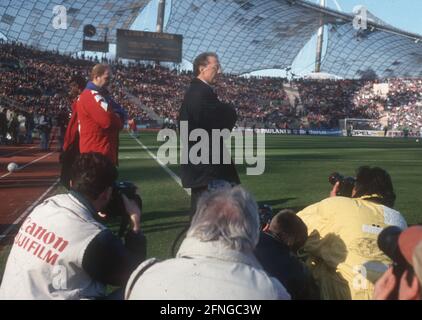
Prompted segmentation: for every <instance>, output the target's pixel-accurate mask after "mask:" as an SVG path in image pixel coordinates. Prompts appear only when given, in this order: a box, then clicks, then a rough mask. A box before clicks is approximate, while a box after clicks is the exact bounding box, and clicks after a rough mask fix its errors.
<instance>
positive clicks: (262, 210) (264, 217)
mask: <svg viewBox="0 0 422 320" xmlns="http://www.w3.org/2000/svg"><path fill="white" fill-rule="evenodd" d="M258 213H259V223H260V230H264V229H265V228H266V227H268V226H269V225H270V223H271V220H272V219H273V217H274V213H273V209H272V207H271V206H270V205H268V204H261V205H259V209H258Z"/></svg>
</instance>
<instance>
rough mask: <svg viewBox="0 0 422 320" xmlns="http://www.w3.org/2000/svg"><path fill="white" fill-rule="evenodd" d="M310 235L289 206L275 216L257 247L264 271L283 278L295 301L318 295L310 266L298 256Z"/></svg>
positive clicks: (256, 252) (263, 232)
mask: <svg viewBox="0 0 422 320" xmlns="http://www.w3.org/2000/svg"><path fill="white" fill-rule="evenodd" d="M307 238H308V229H307V227H306V225H305V224H304V223H303V221H302V220H301V219H300V218H299V217H298V216H297V215H296V213H295V212H294V211H292V210H288V209H286V210H282V211H280V212H279V213H278V214H277V215H275V216H274V217H273V218H272V220H271V222H270V224H269V226H268V228H267V229H266V230H264V231H262V232H261V234H260V236H259V242H258V245H257V246H256V248H255V256H256V258H257V259H258V261H259V262H260V263H261V265H262V267H263V268H264V270H265V271H266V272H267V273H268V275H270V276H271V277H274V278H276V279H277V280H278V281H280V283H281V284H282V285H283V286H284V287H285V288H286V290H287V291H288V292H289V293H290V295H291V297H292V299H293V300H308V299H317V298H318V294H315V293H314V292H315V291H317V290H316V289H315V288H314V284H313V281H312V277H311V275H310V273H309V271H308V269H307V268H306V266H305V265H304V264H303V263H302V262H301V261H300V260H299V259H298V258H297V256H296V253H297V251H298V250H299V249H300V248H302V247H303V246H304V244H305V242H306V239H307Z"/></svg>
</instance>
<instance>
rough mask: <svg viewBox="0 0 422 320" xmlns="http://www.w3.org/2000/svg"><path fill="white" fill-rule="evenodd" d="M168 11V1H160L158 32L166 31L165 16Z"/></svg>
mask: <svg viewBox="0 0 422 320" xmlns="http://www.w3.org/2000/svg"><path fill="white" fill-rule="evenodd" d="M165 11H166V0H159V2H158V13H157V32H160V33H162V32H163V30H164V14H165Z"/></svg>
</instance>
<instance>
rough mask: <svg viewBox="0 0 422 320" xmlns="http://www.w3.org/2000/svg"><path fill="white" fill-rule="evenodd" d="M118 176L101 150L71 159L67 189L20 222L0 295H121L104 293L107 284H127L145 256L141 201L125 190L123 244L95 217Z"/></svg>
mask: <svg viewBox="0 0 422 320" xmlns="http://www.w3.org/2000/svg"><path fill="white" fill-rule="evenodd" d="M116 178H117V170H116V168H115V167H114V165H113V163H112V162H111V161H110V160H109V159H107V158H106V157H105V156H103V155H101V154H98V153H87V154H82V155H81V156H80V157H79V158H78V159H77V160H76V161H75V163H74V165H73V167H72V173H71V191H70V193H68V194H61V195H56V196H54V197H51V198H49V199H47V200H45V201H44V202H43V203H41V204H40V205H38V206H37V207H36V208H35V209H34V210H33V211H32V212H31V213H30V214H29V216H28V218H27V219H26V220H25V221H24V222H23V224H22V226H21V228H20V230H19V232H18V234H17V236H16V238H15V241H14V245H13V247H12V250H11V252H10V255H9V257H8V261H7V265H6V270H5V273H4V276H3V282H2V284H1V288H0V298H2V299H31V300H32V299H104V298H123V291H122V290H120V291H117V292H116V293H115V294H113V295H112V297H106V285H107V284H108V285H112V286H117V287H123V286H124V285H125V284H126V282H127V280H128V278H129V276H130V273H131V272H132V271H133V270H134V269H135V267H136V266H137V265H139V263H140V262H142V261H143V260H144V259H145V256H146V240H145V237H144V236H143V234H142V232H141V231H140V214H141V212H140V208H139V206H138V205H137V204H136V202H135V201H133V200H129V199H127V198H126V197H125V196H123V195H122V198H123V202H124V207H125V209H126V213H127V214H128V215H129V218H130V219H129V220H130V222H131V228H130V230H129V231H128V232H127V234H126V237H125V245H124V244H123V243H122V242H121V240H120V239H119V238H118V237H116V236H115V235H113V233H112V232H111V231H110V230H109V229H107V228H106V227H105V226H104V225H103V224H101V223H100V222H98V219H97V215H98V212H99V211H103V210H105V208H106V207H107V205H108V204H109V202H110V198H111V194H112V189H113V188H112V186H113V184H114V182H115V180H116ZM115 214H118V213H115ZM120 214H124V213H120Z"/></svg>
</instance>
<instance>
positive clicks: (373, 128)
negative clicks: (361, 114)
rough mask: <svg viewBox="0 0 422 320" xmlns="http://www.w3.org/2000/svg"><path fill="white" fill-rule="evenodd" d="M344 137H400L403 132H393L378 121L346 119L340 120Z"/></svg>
mask: <svg viewBox="0 0 422 320" xmlns="http://www.w3.org/2000/svg"><path fill="white" fill-rule="evenodd" d="M339 127H340V130H341V131H342V132H343V136H349V137H350V136H359V137H398V136H403V133H402V132H401V131H392V130H389V128H388V127H387V126H386V125H385V124H383V123H382V122H381V121H380V120H378V119H356V118H345V119H340V120H339Z"/></svg>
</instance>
